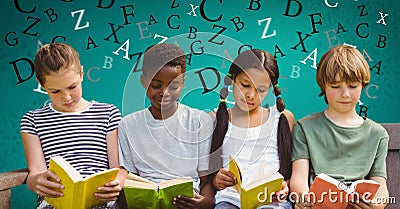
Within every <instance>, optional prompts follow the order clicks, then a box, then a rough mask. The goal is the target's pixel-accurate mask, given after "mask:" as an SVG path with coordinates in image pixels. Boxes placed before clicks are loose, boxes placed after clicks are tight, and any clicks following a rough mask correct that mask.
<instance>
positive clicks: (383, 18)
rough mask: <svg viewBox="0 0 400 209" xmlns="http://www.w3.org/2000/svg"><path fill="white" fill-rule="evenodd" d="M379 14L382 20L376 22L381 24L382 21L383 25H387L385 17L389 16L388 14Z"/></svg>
mask: <svg viewBox="0 0 400 209" xmlns="http://www.w3.org/2000/svg"><path fill="white" fill-rule="evenodd" d="M379 14H380V15H381V19H380V20H378V22H376V23H381V21H382V24H384V25H386V22H385V17H386V16H388V14H383V13H382V12H379Z"/></svg>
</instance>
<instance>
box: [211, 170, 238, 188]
mask: <svg viewBox="0 0 400 209" xmlns="http://www.w3.org/2000/svg"><path fill="white" fill-rule="evenodd" d="M236 184H238V181H237V178H236V176H235V174H233V173H232V172H230V171H229V170H228V169H226V168H221V169H219V171H218V173H217V175H215V177H214V179H213V185H214V187H215V188H216V189H218V190H223V189H225V188H227V187H230V186H235V185H236Z"/></svg>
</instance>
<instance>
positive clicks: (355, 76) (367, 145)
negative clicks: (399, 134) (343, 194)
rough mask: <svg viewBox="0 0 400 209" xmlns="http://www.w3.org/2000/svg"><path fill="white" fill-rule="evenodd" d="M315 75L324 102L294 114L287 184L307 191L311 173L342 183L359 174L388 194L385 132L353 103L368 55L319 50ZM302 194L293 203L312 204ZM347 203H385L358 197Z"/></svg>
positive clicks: (365, 78)
mask: <svg viewBox="0 0 400 209" xmlns="http://www.w3.org/2000/svg"><path fill="white" fill-rule="evenodd" d="M316 79H317V83H318V86H319V87H320V89H321V93H320V96H324V99H325V102H326V103H327V105H328V107H327V108H326V109H325V110H324V111H322V112H317V113H313V114H310V115H308V116H306V117H304V118H303V119H301V120H299V121H298V122H297V123H296V125H295V127H294V129H293V154H292V161H293V173H292V178H291V182H290V187H291V190H292V191H294V192H296V193H298V194H303V193H304V194H307V193H308V191H309V187H310V185H311V184H312V182H313V180H314V179H315V177H316V176H317V175H319V174H321V173H324V174H327V175H329V176H331V177H333V178H335V179H337V180H339V181H340V182H343V183H345V184H347V186H348V185H350V184H351V183H352V182H353V181H356V180H360V179H372V180H375V181H376V182H378V183H380V188H379V190H378V192H377V194H376V195H375V197H388V190H387V186H386V163H385V162H386V155H387V149H388V140H389V138H388V137H389V136H388V134H387V132H386V130H385V129H384V128H383V127H382V126H381V125H379V124H378V123H376V122H374V121H372V120H371V119H368V118H364V117H360V116H359V115H358V114H357V112H356V109H355V107H356V105H357V103H358V102H359V99H360V95H361V92H362V89H363V88H364V87H365V86H366V85H367V84H368V83H369V81H370V70H369V66H368V63H367V61H366V60H365V59H364V57H363V55H362V54H361V53H360V52H359V51H358V50H357V49H356V48H355V47H352V46H349V45H339V46H336V47H333V48H332V49H330V50H329V51H328V52H326V53H325V54H324V55H323V56H322V58H321V60H320V62H319V64H318V68H317V75H316ZM337 186H338V187H339V186H342V187H343V185H337ZM327 192H329V191H327ZM327 195H329V194H327ZM316 198H317V200H318V201H319V200H320V198H322V197H316ZM306 200H307V199H305V200H301V198H300V199H299V201H298V202H297V203H296V206H297V207H298V208H312V207H313V204H312V203H310V202H309V201H306ZM349 205H351V206H352V207H353V208H384V207H385V204H375V203H374V201H363V200H362V198H361V199H359V200H354V201H350V203H349Z"/></svg>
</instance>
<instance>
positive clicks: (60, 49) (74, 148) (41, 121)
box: [21, 43, 122, 208]
mask: <svg viewBox="0 0 400 209" xmlns="http://www.w3.org/2000/svg"><path fill="white" fill-rule="evenodd" d="M34 69H35V72H36V79H37V81H38V82H39V84H40V85H41V86H42V88H43V89H44V90H45V91H46V92H47V94H48V95H49V97H50V100H51V103H50V104H46V105H44V106H43V107H41V108H39V109H36V110H31V111H29V112H27V113H26V114H25V115H24V116H23V117H22V119H21V135H22V141H23V144H24V150H25V156H26V160H27V164H28V168H29V175H28V178H27V180H26V184H27V186H28V188H29V189H30V190H32V191H33V192H35V193H36V194H38V196H39V204H38V208H52V207H51V206H49V205H48V204H47V203H46V201H44V200H43V199H44V197H49V198H57V197H62V196H63V192H62V191H63V190H62V189H63V188H64V185H62V184H61V183H60V178H59V177H58V176H57V175H55V174H54V173H53V172H51V171H49V170H48V166H49V161H50V157H52V156H57V155H60V156H62V157H63V158H64V159H65V160H66V161H67V162H68V163H70V164H71V165H72V166H73V167H74V168H75V169H76V170H78V171H79V173H80V174H81V175H83V176H88V175H91V174H94V173H97V172H100V171H104V170H107V169H109V168H113V167H119V162H118V145H117V143H118V138H117V137H118V133H117V128H118V124H119V122H120V120H121V115H120V112H119V110H118V109H117V107H115V106H114V105H111V104H105V103H99V102H95V101H87V100H85V99H84V98H82V80H83V69H82V66H81V64H80V60H79V55H78V53H77V51H76V50H75V49H73V48H72V47H71V46H70V45H67V44H64V43H51V44H46V45H44V46H42V47H41V48H40V49H39V51H38V52H37V54H36V57H35V61H34ZM60 189H61V191H60ZM121 189H122V188H121V186H120V184H119V181H118V180H117V179H116V180H113V181H110V182H108V183H106V184H105V185H99V187H98V192H96V193H95V194H93V195H95V196H96V197H97V199H99V200H101V201H104V204H103V205H100V206H98V207H101V208H105V207H106V206H107V202H109V203H108V207H110V208H113V207H114V206H115V205H116V204H114V203H115V201H114V200H116V199H117V197H118V195H119V192H120V191H121Z"/></svg>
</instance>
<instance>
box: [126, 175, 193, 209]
mask: <svg viewBox="0 0 400 209" xmlns="http://www.w3.org/2000/svg"><path fill="white" fill-rule="evenodd" d="M124 192H125V198H126V203H127V205H128V208H129V209H136V208H137V209H139V208H140V209H142V208H148V209H157V208H162V209H164V208H165V209H171V208H177V207H175V206H174V205H173V204H172V200H173V198H175V197H176V196H178V195H185V196H188V197H193V195H194V194H193V180H192V178H191V177H182V178H176V179H171V180H167V181H163V182H161V183H158V184H157V183H155V182H152V181H149V180H147V179H145V178H143V177H140V176H138V175H135V174H133V173H129V174H128V177H127V179H126V180H125V185H124Z"/></svg>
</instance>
